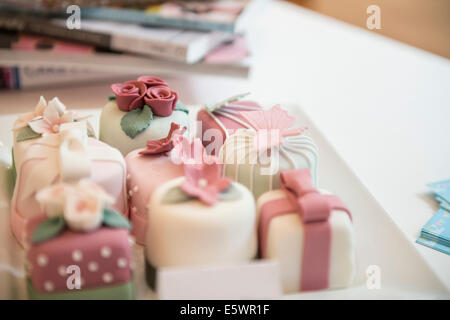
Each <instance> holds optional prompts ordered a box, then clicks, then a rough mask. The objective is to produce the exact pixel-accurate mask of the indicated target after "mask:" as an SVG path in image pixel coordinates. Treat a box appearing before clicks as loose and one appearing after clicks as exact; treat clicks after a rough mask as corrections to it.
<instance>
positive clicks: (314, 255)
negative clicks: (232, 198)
mask: <svg viewBox="0 0 450 320" xmlns="http://www.w3.org/2000/svg"><path fill="white" fill-rule="evenodd" d="M280 179H281V186H280V187H281V188H280V189H278V190H272V191H268V192H266V193H264V194H263V195H262V196H261V197H259V199H258V202H257V215H258V232H259V248H260V255H261V257H262V258H264V259H273V260H277V261H278V262H279V264H280V272H281V283H282V287H283V289H284V291H285V292H286V293H292V292H298V291H307V290H321V289H329V288H331V289H336V288H344V287H348V286H349V285H350V284H351V283H352V281H353V278H354V275H355V268H356V266H355V243H354V236H353V225H352V216H351V214H350V211H349V210H348V208H347V206H346V205H345V204H344V202H343V201H342V200H341V199H340V198H339V197H337V196H336V195H333V194H331V193H329V192H326V191H323V190H320V191H319V190H317V189H316V188H315V187H314V186H313V181H312V176H311V173H310V170H309V169H307V168H306V169H298V170H295V169H294V170H286V171H282V172H281V175H280Z"/></svg>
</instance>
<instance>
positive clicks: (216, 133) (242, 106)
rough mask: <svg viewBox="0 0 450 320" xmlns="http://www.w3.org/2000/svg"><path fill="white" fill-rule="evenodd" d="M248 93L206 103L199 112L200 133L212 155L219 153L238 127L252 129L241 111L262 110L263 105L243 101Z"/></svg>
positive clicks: (208, 151) (207, 150)
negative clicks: (210, 103) (217, 101)
mask: <svg viewBox="0 0 450 320" xmlns="http://www.w3.org/2000/svg"><path fill="white" fill-rule="evenodd" d="M244 96H246V95H237V96H234V97H231V98H229V99H227V100H225V101H222V102H219V103H216V104H213V105H205V106H204V107H203V108H202V109H200V110H199V111H198V113H197V121H199V123H198V125H200V126H201V128H200V129H198V133H199V134H201V140H202V142H203V145H204V146H205V148H206V152H207V153H208V154H211V155H218V154H219V149H220V147H221V146H222V145H223V143H224V142H225V140H226V139H227V138H228V137H229V136H230V135H231V134H233V133H234V132H235V131H236V130H237V129H243V128H244V129H252V127H251V125H250V124H249V123H248V121H247V120H246V119H245V118H244V117H242V116H241V114H240V112H241V111H247V112H248V111H256V110H260V109H261V106H260V105H259V104H258V103H256V102H253V101H241V100H240V99H241V98H243V97H244Z"/></svg>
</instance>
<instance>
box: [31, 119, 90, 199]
mask: <svg viewBox="0 0 450 320" xmlns="http://www.w3.org/2000/svg"><path fill="white" fill-rule="evenodd" d="M42 147H44V149H42ZM27 153H28V157H29V158H38V159H42V160H45V161H41V162H39V163H38V164H36V165H35V166H34V167H33V169H32V171H31V172H30V177H29V181H30V182H32V183H27V184H25V186H24V191H23V197H25V198H26V197H30V196H31V195H32V194H33V193H34V192H36V191H39V190H40V189H42V188H43V187H46V186H48V185H50V184H52V183H53V182H54V181H55V180H56V179H57V178H58V177H59V179H60V180H61V181H65V182H72V181H77V180H79V179H81V178H84V177H89V176H90V175H91V159H90V157H89V155H88V153H87V135H86V123H85V122H72V123H64V124H61V128H60V130H59V133H58V134H50V135H45V136H43V137H42V138H41V139H39V140H37V141H36V142H34V143H32V144H31V145H30V146H29V150H28V152H27ZM41 172H46V173H47V174H46V175H45V179H43V178H42V175H41V174H40V173H41ZM34 176H36V177H37V176H39V177H40V178H39V179H38V178H34Z"/></svg>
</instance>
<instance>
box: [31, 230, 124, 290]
mask: <svg viewBox="0 0 450 320" xmlns="http://www.w3.org/2000/svg"><path fill="white" fill-rule="evenodd" d="M27 260H28V264H29V267H31V272H30V275H29V277H30V280H31V284H32V286H33V289H34V290H36V291H38V292H42V293H55V292H64V291H68V288H67V277H68V276H69V275H70V274H67V273H65V272H63V271H64V269H65V268H67V267H68V266H70V265H74V264H75V265H77V266H79V267H80V275H81V278H82V280H81V290H82V289H84V288H98V287H103V286H112V285H120V284H125V283H127V282H129V281H130V280H131V270H130V261H131V253H130V245H129V240H128V230H127V229H123V228H120V229H113V228H108V227H102V228H100V229H98V230H95V231H92V232H87V233H80V232H73V231H71V230H67V231H64V232H63V233H62V234H61V235H59V236H58V237H56V238H54V239H51V240H49V241H46V242H43V243H40V244H37V245H31V246H30V248H29V250H28V253H27Z"/></svg>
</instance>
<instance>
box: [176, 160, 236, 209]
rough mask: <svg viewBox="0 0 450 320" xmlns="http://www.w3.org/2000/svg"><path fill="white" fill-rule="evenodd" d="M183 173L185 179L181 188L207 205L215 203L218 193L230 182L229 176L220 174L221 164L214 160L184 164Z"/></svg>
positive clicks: (226, 187)
mask: <svg viewBox="0 0 450 320" xmlns="http://www.w3.org/2000/svg"><path fill="white" fill-rule="evenodd" d="M184 174H185V176H186V181H185V182H184V183H183V184H182V185H181V189H182V190H183V191H184V192H186V193H187V194H188V195H190V196H193V197H195V198H198V199H199V200H200V201H202V202H203V203H205V204H207V205H213V204H215V203H216V202H217V201H218V200H219V193H220V192H221V191H224V190H226V189H228V187H229V186H230V183H231V179H230V178H227V177H222V176H221V165H220V164H218V163H216V162H213V163H211V164H207V163H203V164H185V165H184Z"/></svg>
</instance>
